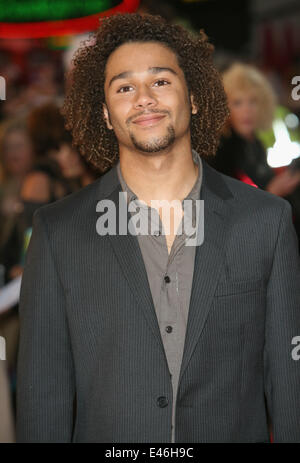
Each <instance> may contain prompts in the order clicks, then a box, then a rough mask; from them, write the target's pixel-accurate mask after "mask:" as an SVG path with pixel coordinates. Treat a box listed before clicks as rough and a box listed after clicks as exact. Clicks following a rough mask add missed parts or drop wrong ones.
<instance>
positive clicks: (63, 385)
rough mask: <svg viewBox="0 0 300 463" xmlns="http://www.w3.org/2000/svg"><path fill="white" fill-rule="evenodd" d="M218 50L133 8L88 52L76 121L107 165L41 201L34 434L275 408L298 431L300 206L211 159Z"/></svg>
mask: <svg viewBox="0 0 300 463" xmlns="http://www.w3.org/2000/svg"><path fill="white" fill-rule="evenodd" d="M211 52H212V46H211V45H209V44H208V42H207V40H206V37H205V35H204V34H203V33H201V34H200V35H199V36H198V37H192V36H190V35H189V34H188V32H186V31H184V30H183V29H182V28H181V27H179V26H175V25H168V24H166V23H165V22H164V21H163V20H162V19H161V18H160V17H152V16H145V17H141V16H140V15H138V14H132V15H117V16H114V17H111V18H108V19H106V20H104V21H103V22H102V24H101V26H100V28H99V30H98V32H97V33H96V35H95V40H94V42H93V43H92V44H90V45H89V46H86V47H85V48H83V49H81V50H80V51H79V53H78V55H77V57H76V58H75V61H74V67H73V70H72V75H71V79H70V81H69V84H68V91H67V95H66V100H65V104H64V114H65V117H66V119H67V124H68V128H69V129H71V130H72V133H73V137H74V141H75V143H76V144H77V145H78V146H79V147H80V149H81V153H82V154H83V155H84V156H85V157H86V159H88V160H89V161H90V162H92V163H93V164H94V165H96V166H97V167H98V168H99V169H100V170H102V171H103V172H104V171H106V170H108V172H107V173H106V174H105V175H103V176H102V178H101V179H100V180H97V181H96V182H94V183H93V184H91V185H89V186H88V187H86V188H84V189H83V190H81V191H80V192H77V193H75V194H72V195H70V196H68V197H67V198H65V199H63V200H60V201H58V202H56V203H54V204H53V205H50V206H46V207H43V208H41V209H39V210H38V211H37V213H36V214H35V221H34V229H33V235H32V238H31V242H30V246H29V251H28V254H27V262H26V268H25V272H24V277H23V282H22V291H21V304H20V317H21V339H20V348H19V358H18V387H17V408H18V416H17V438H18V441H34V442H41V441H50V442H54V441H56V442H58V441H59V442H70V441H72V442H165V443H166V442H268V441H269V429H270V427H269V421H270V423H271V428H272V432H273V437H274V440H275V441H276V442H288V441H289V442H299V441H300V423H299V412H300V396H299V383H300V363H299V362H297V359H298V353H297V341H299V338H298V336H299V335H300V284H299V283H300V264H299V250H298V248H297V238H296V233H295V230H294V228H293V224H292V218H291V208H290V206H289V203H288V202H287V201H285V200H283V199H282V198H278V197H276V196H274V195H272V194H270V193H267V192H264V191H262V190H259V189H256V188H254V187H251V186H249V185H246V184H243V183H242V182H239V181H238V180H235V179H232V178H230V177H227V176H225V175H223V174H220V173H218V172H217V171H216V170H214V169H213V168H212V167H210V166H209V165H208V163H207V162H206V161H205V157H207V156H212V155H214V153H215V150H216V146H217V143H218V134H219V131H220V129H221V127H222V125H223V123H224V121H225V119H226V116H227V107H226V99H225V95H224V91H223V88H222V84H221V81H220V78H219V76H218V73H217V72H216V70H215V69H214V67H213V64H212V58H211ZM125 193H126V194H127V196H126V198H127V201H128V204H126V202H124V201H123V200H122V198H123V196H122V195H125ZM153 200H156V201H157V200H158V201H161V200H165V202H164V203H163V204H162V203H158V205H157V203H154V205H153ZM172 201H177V202H176V204H177V205H178V204H179V206H180V207H177V208H174V209H172V208H168V206H169V205H170V203H171V202H172ZM186 201H187V202H186ZM201 201H202V202H201ZM199 202H200V206H201V204H203V205H204V208H203V207H200V209H197V205H198V204H199ZM124 204H125V206H126V221H125V225H127V224H129V222H130V221H131V219H133V218H134V212H135V211H136V212H137V213H138V211H141V214H140V216H139V220H140V222H142V221H143V222H144V223H145V218H146V223H147V225H151V227H148V230H149V228H151V231H153V233H152V232H151V233H148V234H147V233H141V234H140V235H138V236H135V235H134V233H133V232H132V230H133V229H135V230H137V229H138V227H139V225H138V223H137V222H138V221H136V222H135V225H134V226H133V228H131V232H130V233H129V232H128V230H129V227H128V230H126V227H124ZM186 204H187V206H186ZM189 204H191V205H192V207H191V211H192V216H191V215H190V214H186V210H188V206H189ZM112 205H113V207H112V209H111V206H112ZM127 205H128V209H127ZM135 208H136V209H135ZM109 209H110V211H111V210H112V211H113V213H114V214H112V215H113V217H111V213H110V215H109V213H108V211H109ZM120 211H121V212H120ZM122 211H123V216H122ZM166 211H167V212H168V211H169V212H170V214H169V216H168V214H165V212H166ZM195 211H196V216H195V214H194V212H195ZM197 211H198V212H197ZM199 211H202V212H203V211H204V214H202V215H201V213H200V212H199ZM99 213H100V214H99ZM166 216H168V217H167V219H169V221H170V222H169V223H168V220H167V219H166ZM186 216H187V217H190V219H192V223H193V224H195V223H196V224H197V227H196V236H198V237H199V238H200V239H199V240H196V242H195V241H194V244H192V245H191V243H190V242H189V239H188V238H190V237H191V236H192V234H188V233H187V230H186V228H185V226H184V227H183V228H182V232H181V233H176V232H177V230H179V231H180V225H181V224H182V223H183V221H184V219H185V217H186ZM195 217H196V222H195ZM103 218H105V220H102V219H103ZM187 222H188V221H187ZM107 224H108V225H107ZM152 225H154V226H153V227H152ZM168 225H170V227H168ZM190 225H191V223H190ZM105 227H106V229H105ZM134 227H135V228H134ZM203 230H204V236H203ZM165 231H167V233H165ZM199 235H201V236H199Z"/></svg>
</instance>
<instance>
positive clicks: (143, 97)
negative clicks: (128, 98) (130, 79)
mask: <svg viewBox="0 0 300 463" xmlns="http://www.w3.org/2000/svg"><path fill="white" fill-rule="evenodd" d="M156 103H157V101H156V98H155V96H154V94H153V92H152V91H151V89H149V88H148V87H146V86H145V87H142V88H139V89H138V90H137V92H136V99H135V102H134V106H135V108H141V107H145V106H155V105H156Z"/></svg>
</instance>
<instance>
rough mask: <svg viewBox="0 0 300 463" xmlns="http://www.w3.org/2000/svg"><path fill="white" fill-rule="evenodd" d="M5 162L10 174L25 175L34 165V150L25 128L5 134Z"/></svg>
mask: <svg viewBox="0 0 300 463" xmlns="http://www.w3.org/2000/svg"><path fill="white" fill-rule="evenodd" d="M3 163H4V165H5V168H6V170H7V172H9V174H10V175H16V176H23V175H25V174H26V173H27V172H28V171H29V169H30V168H31V166H32V163H33V150H32V145H31V142H30V140H29V137H28V135H27V134H26V132H25V130H21V129H15V130H11V131H9V132H8V133H7V135H6V136H5V141H4V146H3Z"/></svg>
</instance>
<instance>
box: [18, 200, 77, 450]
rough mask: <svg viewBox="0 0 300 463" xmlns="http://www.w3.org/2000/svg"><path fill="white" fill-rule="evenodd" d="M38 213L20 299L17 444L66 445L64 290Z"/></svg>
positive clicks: (69, 414) (70, 393) (69, 407)
mask: <svg viewBox="0 0 300 463" xmlns="http://www.w3.org/2000/svg"><path fill="white" fill-rule="evenodd" d="M42 212H43V211H42V210H41V209H39V210H38V211H36V213H35V215H34V221H33V233H32V237H31V240H30V244H29V247H28V251H27V255H26V262H25V269H24V273H23V277H22V285H21V294H20V305H19V313H20V342H19V350H18V360H17V442H70V441H71V440H72V429H73V402H74V397H75V375H74V365H73V357H72V350H71V342H70V336H69V331H68V323H67V317H66V307H65V297H64V290H63V287H62V284H61V281H60V278H59V275H58V272H57V269H56V266H55V262H54V258H53V254H52V251H51V245H50V242H49V239H48V236H47V232H46V226H45V222H44V221H43V218H42Z"/></svg>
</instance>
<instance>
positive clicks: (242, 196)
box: [210, 166, 290, 210]
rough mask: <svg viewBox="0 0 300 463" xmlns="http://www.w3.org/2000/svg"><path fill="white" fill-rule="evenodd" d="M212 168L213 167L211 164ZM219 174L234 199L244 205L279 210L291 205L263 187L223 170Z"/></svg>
mask: <svg viewBox="0 0 300 463" xmlns="http://www.w3.org/2000/svg"><path fill="white" fill-rule="evenodd" d="M210 168H211V169H213V167H211V166H210ZM214 170H215V169H214ZM218 174H219V175H220V176H221V177H222V180H223V181H224V182H225V184H226V186H227V187H228V188H229V190H230V191H231V193H232V195H233V197H234V200H235V201H236V202H238V203H239V204H240V205H241V206H242V207H248V208H249V207H255V208H258V207H259V208H260V207H271V208H272V207H274V208H275V209H277V210H278V209H279V210H282V209H283V208H284V207H288V208H289V207H290V203H289V202H288V201H287V200H286V199H284V198H282V197H280V196H276V195H274V194H273V193H270V192H268V191H265V190H262V189H261V188H256V187H255V186H252V185H249V184H248V183H245V182H242V181H241V180H238V179H236V178H233V177H230V176H228V175H225V174H223V173H221V172H218Z"/></svg>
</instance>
